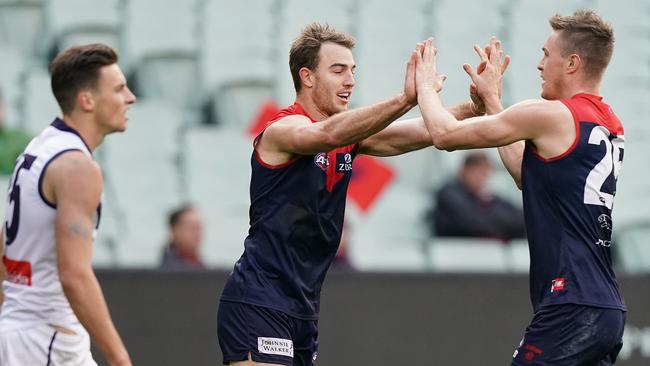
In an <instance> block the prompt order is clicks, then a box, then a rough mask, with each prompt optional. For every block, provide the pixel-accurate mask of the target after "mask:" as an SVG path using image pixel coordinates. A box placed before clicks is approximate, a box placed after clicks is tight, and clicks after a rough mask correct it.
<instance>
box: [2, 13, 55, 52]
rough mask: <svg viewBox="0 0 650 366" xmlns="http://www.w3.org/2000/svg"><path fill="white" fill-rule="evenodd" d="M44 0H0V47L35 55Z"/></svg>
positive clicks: (39, 41)
mask: <svg viewBox="0 0 650 366" xmlns="http://www.w3.org/2000/svg"><path fill="white" fill-rule="evenodd" d="M44 4H45V0H0V47H2V48H4V47H6V46H8V47H12V48H14V49H16V50H18V51H20V53H21V54H22V55H24V56H26V57H27V56H33V55H36V54H37V53H38V51H39V45H40V44H41V39H42V36H43V28H44V23H45V11H44V6H45V5H44Z"/></svg>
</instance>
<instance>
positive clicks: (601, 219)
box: [598, 214, 612, 231]
mask: <svg viewBox="0 0 650 366" xmlns="http://www.w3.org/2000/svg"><path fill="white" fill-rule="evenodd" d="M598 223H599V224H600V227H601V228H602V229H605V230H607V231H612V218H611V217H609V215H607V214H602V215H600V216H598Z"/></svg>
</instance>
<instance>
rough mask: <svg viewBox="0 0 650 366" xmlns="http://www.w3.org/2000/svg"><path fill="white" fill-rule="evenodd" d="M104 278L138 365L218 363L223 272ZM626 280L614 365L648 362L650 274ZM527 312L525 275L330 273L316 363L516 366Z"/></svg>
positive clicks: (109, 274) (123, 274)
mask: <svg viewBox="0 0 650 366" xmlns="http://www.w3.org/2000/svg"><path fill="white" fill-rule="evenodd" d="M98 277H99V279H100V282H101V284H102V287H103V289H104V293H105V295H106V297H107V301H108V303H109V307H110V309H111V312H112V315H113V319H114V321H115V323H116V325H117V327H118V329H119V331H120V333H121V334H122V337H123V338H124V341H125V343H126V344H127V347H128V348H129V351H130V353H131V357H132V359H133V361H134V365H136V366H149V365H151V366H153V365H156V366H165V365H192V366H195V365H196V366H202V365H219V364H221V352H220V350H219V347H218V344H217V337H216V310H217V306H218V297H219V294H220V293H221V289H222V288H223V285H224V283H225V280H226V278H227V272H201V273H161V272H155V271H113V270H111V271H100V272H98ZM620 283H621V285H622V287H623V291H624V295H625V298H626V301H627V304H628V307H629V313H628V318H627V319H628V322H627V324H628V328H629V329H630V332H628V333H630V335H631V336H633V337H632V338H631V339H630V341H629V343H630V344H631V345H632V346H633V347H632V349H631V353H628V354H627V355H625V357H624V358H625V359H624V358H623V357H621V358H619V362H617V365H620V366H647V365H650V276H645V277H623V278H620ZM531 318H532V310H531V306H530V303H529V300H528V278H527V276H521V275H489V276H488V275H440V274H437V275H434V274H397V273H393V274H386V273H341V272H332V273H330V274H329V275H328V278H327V280H326V282H325V286H324V288H323V292H322V310H321V318H320V321H319V328H320V335H319V337H320V346H319V357H318V361H317V365H321V366H334V365H337V366H338V365H343V366H345V365H375V366H382V365H396V364H409V365H442V366H444V365H510V360H511V357H512V353H513V351H514V349H515V347H516V346H517V345H518V343H519V341H520V339H521V337H522V335H523V331H524V329H525V327H526V325H527V324H528V322H529V321H530V319H531ZM626 332H627V329H626ZM644 342H645V343H644ZM644 347H645V348H644ZM643 353H645V355H643ZM94 354H95V357H96V359H97V361H98V362H99V363H100V365H105V364H106V363H105V362H104V360H103V358H102V357H101V355H100V354H99V352H97V351H94Z"/></svg>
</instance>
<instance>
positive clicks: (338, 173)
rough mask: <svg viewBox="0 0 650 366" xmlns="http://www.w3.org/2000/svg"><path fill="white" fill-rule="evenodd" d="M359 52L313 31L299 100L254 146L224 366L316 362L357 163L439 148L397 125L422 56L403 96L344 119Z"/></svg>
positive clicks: (226, 296) (418, 123)
mask: <svg viewBox="0 0 650 366" xmlns="http://www.w3.org/2000/svg"><path fill="white" fill-rule="evenodd" d="M353 46H354V40H353V39H352V38H351V37H350V36H348V35H346V34H344V33H341V32H338V31H336V30H334V29H332V28H330V27H329V26H327V25H325V26H323V25H320V24H317V23H313V24H311V25H309V26H307V27H306V28H305V29H304V30H303V31H302V33H301V34H300V36H299V37H298V38H297V39H296V41H295V42H294V43H293V45H292V47H291V51H290V59H289V66H290V69H291V74H292V77H293V82H294V87H295V89H296V101H295V103H294V104H293V105H291V106H289V107H288V108H286V109H284V110H282V111H281V112H280V113H279V114H278V115H277V116H276V117H275V118H273V119H272V120H271V121H269V124H268V125H267V127H266V128H265V130H264V131H263V132H262V133H261V134H259V135H258V136H257V138H256V139H255V140H254V149H253V154H252V157H251V166H252V173H251V186H250V199H251V207H250V229H249V233H248V236H247V238H246V240H245V243H244V246H245V249H244V253H243V255H242V257H241V258H240V259H239V260H238V261H237V263H236V264H235V267H234V270H233V273H232V274H231V275H230V278H229V279H228V282H227V284H226V286H225V288H224V290H223V293H222V296H221V301H220V305H219V312H218V335H219V344H220V347H221V350H222V351H223V355H224V360H223V362H224V364H231V365H238V366H241V365H255V364H260V363H263V364H265V365H266V364H271V365H311V364H312V363H313V362H314V361H315V360H316V357H317V347H318V330H317V323H318V313H319V304H320V290H321V286H322V284H323V280H324V278H325V274H326V272H327V269H328V268H329V266H330V264H331V263H332V260H333V259H334V256H335V254H336V250H337V248H338V245H339V242H340V240H341V230H342V227H343V216H344V211H345V196H346V191H347V187H348V183H349V181H350V176H351V173H352V163H353V160H354V158H355V156H356V155H358V154H370V155H377V156H390V155H397V154H401V153H405V152H408V151H412V150H416V149H420V148H423V147H426V146H431V144H432V142H431V137H430V135H429V133H428V131H427V129H426V127H425V126H424V122H423V121H422V119H421V118H417V119H412V120H406V121H398V122H395V123H392V122H393V121H395V120H396V119H397V118H399V117H400V116H401V115H403V114H404V113H406V112H407V111H408V110H410V109H411V108H412V107H414V106H415V105H416V103H417V97H416V93H415V79H414V77H415V74H414V66H415V65H414V57H415V56H414V55H411V59H410V61H409V62H408V65H407V68H406V78H405V83H404V89H403V91H402V92H401V93H400V94H399V95H397V96H396V97H394V98H391V99H388V100H386V101H383V102H380V103H377V104H374V105H371V106H368V107H364V108H359V109H355V110H350V111H346V110H347V108H348V104H349V102H350V98H351V95H352V91H353V88H354V85H355V80H354V70H355V67H356V65H355V62H354V59H353V57H352V51H351V49H352V47H353ZM491 87H492V88H493V89H497V88H498V87H499V85H498V84H497V83H496V82H495V84H493V85H492V86H491ZM450 112H451V113H452V114H454V116H455V117H456V118H459V119H463V118H467V117H471V116H473V115H475V113H481V114H482V113H484V112H483V111H481V107H480V106H477V105H474V104H473V103H472V102H471V101H470V102H467V103H464V104H461V105H459V106H457V107H454V108H451V109H450Z"/></svg>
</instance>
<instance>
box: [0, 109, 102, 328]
mask: <svg viewBox="0 0 650 366" xmlns="http://www.w3.org/2000/svg"><path fill="white" fill-rule="evenodd" d="M69 151H81V152H83V153H85V154H87V155H89V156H90V155H91V154H90V150H89V149H88V147H87V145H86V144H85V143H84V141H83V140H82V139H81V137H80V136H79V134H78V133H77V132H76V131H74V130H73V129H72V128H70V127H69V126H67V125H66V124H65V122H63V121H62V120H60V119H58V118H57V119H56V120H55V121H54V122H53V123H52V125H51V126H49V127H47V128H46V129H45V130H43V132H42V133H41V134H40V135H38V136H37V137H35V138H34V139H33V140H32V141H31V142H30V143H29V145H28V146H27V148H26V149H25V151H24V153H23V154H22V155H21V156H20V157H19V158H18V160H17V164H16V167H15V168H14V172H13V175H12V177H11V181H10V186H9V197H8V205H7V208H6V212H5V221H4V222H3V233H4V239H5V242H4V243H3V245H4V256H3V258H2V259H3V263H4V265H5V267H6V270H7V274H8V277H7V279H6V280H5V281H4V283H3V291H4V296H5V299H4V303H3V304H2V309H1V310H0V330H7V329H13V328H17V327H22V328H25V327H28V326H30V325H38V324H57V325H75V324H78V320H77V318H76V316H75V315H74V313H73V311H72V309H71V308H70V304H69V303H68V300H67V298H66V297H65V294H64V293H63V289H62V286H61V283H60V281H59V276H58V271H57V263H56V238H55V226H54V220H55V216H56V206H55V205H54V204H53V203H51V202H48V201H47V199H46V198H45V196H44V194H43V186H42V185H43V178H44V174H45V171H46V169H47V167H48V165H49V163H50V162H52V161H53V160H54V159H56V158H57V157H59V156H61V155H62V154H63V153H65V152H69ZM98 213H99V211H98Z"/></svg>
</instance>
